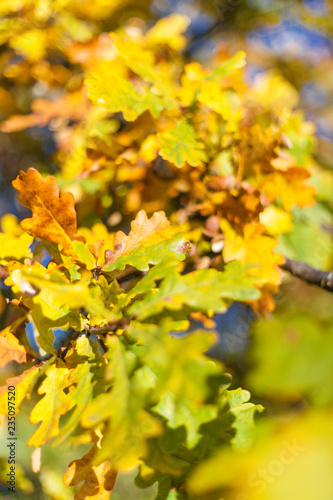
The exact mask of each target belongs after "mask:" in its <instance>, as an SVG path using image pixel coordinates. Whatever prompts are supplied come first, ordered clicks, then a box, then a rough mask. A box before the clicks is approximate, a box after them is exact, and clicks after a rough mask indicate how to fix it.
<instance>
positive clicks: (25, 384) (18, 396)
mask: <svg viewBox="0 0 333 500" xmlns="http://www.w3.org/2000/svg"><path fill="white" fill-rule="evenodd" d="M40 372H41V369H40V368H37V367H36V366H33V367H32V368H29V369H28V370H25V371H24V372H23V373H21V375H17V376H16V377H11V378H8V379H7V380H6V385H4V386H3V387H0V415H6V416H7V415H8V393H7V392H8V387H10V386H14V387H15V409H16V415H17V414H18V412H19V409H20V406H21V404H22V401H23V400H24V398H27V399H30V396H31V393H32V390H33V388H34V386H35V384H36V382H37V379H38V377H39V375H40Z"/></svg>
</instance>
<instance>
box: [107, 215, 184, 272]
mask: <svg viewBox="0 0 333 500" xmlns="http://www.w3.org/2000/svg"><path fill="white" fill-rule="evenodd" d="M174 235H175V230H174V229H173V228H171V226H170V222H169V220H168V219H167V217H166V215H165V212H163V211H160V212H155V213H154V214H153V215H152V216H151V217H150V219H149V218H148V216H147V214H146V212H145V211H144V210H141V211H140V212H139V213H138V214H137V216H136V217H135V220H134V221H132V222H131V231H130V233H129V235H128V236H126V234H125V233H123V231H118V232H117V233H116V234H115V236H114V240H113V248H114V250H113V252H112V251H111V250H107V251H106V255H105V257H106V259H105V264H106V267H105V270H106V271H107V270H109V269H108V267H107V266H108V265H110V264H112V263H113V262H115V261H116V260H118V259H119V258H120V257H124V256H126V255H129V254H130V253H131V252H132V251H133V250H135V249H136V248H138V247H140V246H143V247H147V246H153V245H155V244H156V243H160V242H162V241H165V240H171V238H172V237H173V236H174Z"/></svg>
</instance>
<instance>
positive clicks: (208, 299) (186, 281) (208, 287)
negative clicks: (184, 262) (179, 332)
mask: <svg viewBox="0 0 333 500" xmlns="http://www.w3.org/2000/svg"><path fill="white" fill-rule="evenodd" d="M254 283H255V279H254V278H251V277H249V276H248V275H247V273H246V269H245V268H244V266H242V264H240V263H239V262H231V263H229V264H227V266H226V268H225V271H224V272H222V273H221V272H219V271H217V270H215V269H200V270H198V271H194V272H191V273H189V274H186V275H185V276H180V275H179V274H178V273H176V272H170V273H169V274H168V276H167V277H166V278H165V279H164V280H163V281H162V283H161V286H160V288H158V289H157V290H153V291H151V292H149V293H148V294H147V295H146V296H145V297H144V299H143V300H142V301H137V302H135V303H134V304H133V305H132V306H131V308H130V313H131V314H135V315H136V316H138V318H139V319H140V320H143V319H145V318H148V317H149V316H152V315H156V314H159V313H160V312H161V311H162V310H163V309H165V308H167V309H171V310H175V311H177V310H180V309H182V307H183V306H184V304H186V305H188V306H190V307H192V308H194V309H199V310H200V311H205V312H209V311H223V310H224V309H225V304H224V302H223V300H222V299H223V298H227V299H234V300H254V299H257V298H258V297H260V293H259V291H258V290H257V289H256V288H255V287H254Z"/></svg>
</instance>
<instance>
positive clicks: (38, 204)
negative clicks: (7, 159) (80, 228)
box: [13, 168, 82, 256]
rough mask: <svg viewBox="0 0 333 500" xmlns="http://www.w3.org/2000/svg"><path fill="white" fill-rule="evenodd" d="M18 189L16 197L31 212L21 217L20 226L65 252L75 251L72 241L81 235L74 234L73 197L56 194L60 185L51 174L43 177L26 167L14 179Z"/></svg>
mask: <svg viewBox="0 0 333 500" xmlns="http://www.w3.org/2000/svg"><path fill="white" fill-rule="evenodd" d="M13 186H14V188H15V189H16V190H17V191H18V192H19V194H18V195H17V199H18V200H19V202H20V203H22V205H24V206H25V207H28V208H30V210H31V211H32V215H33V216H32V218H31V219H24V220H23V221H22V222H21V227H22V229H24V230H25V231H26V232H27V233H29V234H31V235H32V236H36V237H38V238H43V239H45V240H47V241H51V242H52V243H57V244H60V245H62V246H63V250H62V253H63V254H64V255H68V256H70V255H72V254H73V253H74V250H73V245H72V241H73V240H77V239H80V240H81V241H82V237H77V236H76V229H77V225H76V212H75V208H74V196H73V194H72V193H70V192H67V193H64V194H63V195H62V196H61V197H59V187H58V184H57V181H56V179H55V178H54V177H52V176H48V177H46V178H45V179H44V180H43V178H42V176H41V175H40V173H39V172H38V171H37V170H36V169H34V168H29V170H28V172H27V173H25V172H22V171H21V173H20V175H19V176H18V177H17V178H16V179H15V180H14V181H13Z"/></svg>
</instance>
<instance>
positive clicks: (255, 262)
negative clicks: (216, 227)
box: [221, 219, 284, 285]
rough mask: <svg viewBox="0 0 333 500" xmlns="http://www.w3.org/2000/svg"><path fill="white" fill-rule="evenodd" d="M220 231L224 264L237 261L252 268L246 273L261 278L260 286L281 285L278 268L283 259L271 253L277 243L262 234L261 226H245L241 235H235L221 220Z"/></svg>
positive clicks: (227, 224)
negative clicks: (223, 242)
mask: <svg viewBox="0 0 333 500" xmlns="http://www.w3.org/2000/svg"><path fill="white" fill-rule="evenodd" d="M221 229H222V232H223V234H224V238H225V244H224V248H223V258H224V260H225V262H229V261H231V260H239V261H240V262H242V263H243V264H249V265H251V266H253V267H251V269H249V271H248V273H249V275H251V276H255V277H258V278H261V279H262V284H265V283H268V284H272V285H279V284H280V283H281V278H282V274H283V273H282V271H281V270H280V269H279V267H278V266H279V265H281V264H283V262H284V258H283V257H282V255H280V254H278V253H276V252H274V251H273V249H274V248H275V247H276V246H277V241H276V240H275V239H274V238H271V237H270V236H265V235H264V234H263V232H264V230H265V228H264V226H263V225H262V224H257V223H249V224H246V225H245V226H244V230H243V235H242V234H237V233H236V231H234V229H232V227H231V226H230V224H229V223H228V222H227V221H226V220H225V219H222V221H221Z"/></svg>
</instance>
